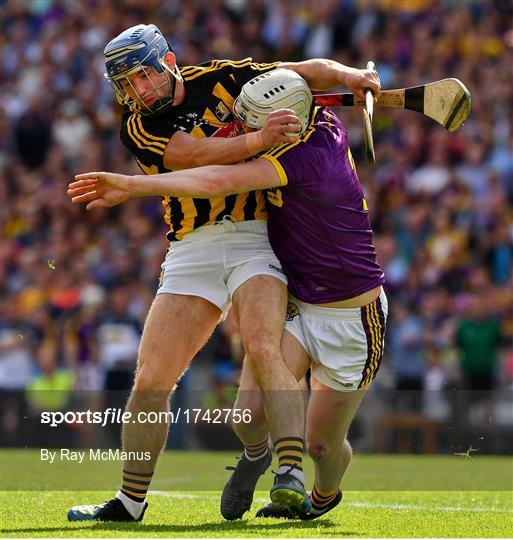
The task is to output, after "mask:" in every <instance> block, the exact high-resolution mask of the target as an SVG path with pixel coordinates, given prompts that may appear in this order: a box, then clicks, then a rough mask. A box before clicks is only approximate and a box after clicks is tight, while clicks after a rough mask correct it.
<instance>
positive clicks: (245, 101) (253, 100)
mask: <svg viewBox="0 0 513 540" xmlns="http://www.w3.org/2000/svg"><path fill="white" fill-rule="evenodd" d="M312 101H313V97H312V92H311V91H310V88H308V84H306V81H305V80H304V79H303V77H301V75H298V74H297V73H296V72H295V71H291V70H290V69H283V68H278V69H275V70H273V71H268V72H267V73H263V74H262V75H258V76H257V77H255V78H254V79H251V80H250V81H248V82H247V83H246V84H245V85H244V86H243V87H242V90H241V92H240V94H239V96H238V97H237V99H236V100H235V103H234V104H233V108H234V111H235V114H236V115H237V116H238V118H239V119H240V120H241V121H242V122H244V124H246V125H247V126H249V127H250V128H253V129H261V128H262V127H263V126H264V124H265V121H266V120H267V116H268V115H269V113H271V112H273V111H277V110H278V109H291V110H293V111H294V113H295V114H296V116H297V117H298V118H299V120H300V122H301V133H304V132H305V131H306V128H307V127H308V123H309V120H310V110H311V108H312ZM291 135H299V133H291Z"/></svg>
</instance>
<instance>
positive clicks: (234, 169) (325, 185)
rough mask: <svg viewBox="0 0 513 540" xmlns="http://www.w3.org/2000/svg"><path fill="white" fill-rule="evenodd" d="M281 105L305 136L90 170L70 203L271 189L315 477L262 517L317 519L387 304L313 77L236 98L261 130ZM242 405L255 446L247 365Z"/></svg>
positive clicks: (372, 361)
mask: <svg viewBox="0 0 513 540" xmlns="http://www.w3.org/2000/svg"><path fill="white" fill-rule="evenodd" d="M283 107H286V108H287V109H291V110H293V111H294V112H295V113H296V115H297V117H298V118H299V119H300V120H301V124H302V131H301V134H300V135H299V137H297V139H296V140H295V142H293V143H288V144H282V145H279V146H275V147H274V148H272V149H271V150H268V151H266V152H264V153H261V154H259V156H258V157H257V159H254V160H252V161H249V162H246V163H241V164H237V165H220V166H208V167H200V168H196V169H191V170H184V171H179V172H174V173H165V174H160V175H152V176H150V177H144V176H124V175H117V174H112V173H103V172H102V173H98V172H96V173H87V174H83V175H78V176H77V177H76V181H75V182H74V183H72V184H70V189H69V191H68V193H69V194H70V195H71V196H72V197H73V202H75V203H82V202H87V203H88V205H87V207H88V208H96V207H108V206H114V205H116V204H119V203H121V202H123V201H125V200H127V199H129V198H132V197H141V196H148V195H171V196H193V197H199V198H202V197H205V198H211V197H221V196H224V195H226V194H231V193H242V192H245V191H250V190H255V189H268V190H269V191H268V192H267V199H268V212H269V228H268V232H269V238H270V241H271V245H272V247H273V249H274V251H275V253H276V255H277V256H278V258H279V259H280V262H281V263H282V267H283V271H284V272H285V274H286V275H287V278H288V282H289V292H290V298H289V307H288V312H287V321H286V330H287V331H286V332H285V333H284V336H283V341H282V348H283V353H284V356H285V358H286V361H287V364H288V366H289V368H290V369H291V371H292V372H293V373H294V375H295V376H296V377H297V380H301V379H302V378H303V377H304V376H305V375H306V372H307V370H308V369H311V388H312V393H311V396H310V399H309V404H308V412H307V422H306V440H307V450H308V453H309V455H310V456H311V457H312V458H313V460H314V462H315V482H314V486H313V489H312V492H311V494H310V498H311V503H312V507H311V511H310V512H308V513H306V512H302V511H298V512H297V513H294V512H293V511H291V510H287V509H285V508H283V507H279V506H276V505H274V504H273V503H271V504H269V505H267V506H265V507H264V508H262V509H260V510H259V511H258V513H257V516H262V517H288V518H298V519H304V520H308V519H313V518H315V517H318V516H320V515H322V514H324V513H326V512H328V511H329V510H331V509H332V508H334V507H335V506H336V505H337V504H338V503H339V502H340V500H341V499H342V492H341V489H340V483H341V480H342V477H343V475H344V473H345V471H346V470H347V468H348V466H349V463H350V461H351V456H352V452H351V446H350V445H349V442H348V441H347V438H346V436H347V431H348V428H349V424H350V422H351V421H352V419H353V417H354V415H355V413H356V410H357V409H358V407H359V405H360V402H361V400H362V398H363V396H364V394H365V392H366V390H367V388H368V386H369V384H370V383H371V381H372V380H373V379H374V378H375V376H376V374H377V372H378V370H379V366H380V362H381V358H382V355H383V342H384V333H385V323H386V317H387V312H388V307H387V300H386V296H385V294H384V292H383V289H382V284H383V282H384V275H383V272H382V270H381V268H380V267H379V265H378V264H377V262H376V253H375V249H374V246H373V242H372V230H371V225H370V220H369V212H368V208H367V204H366V202H365V199H364V196H363V191H362V188H361V185H360V183H359V180H358V176H357V174H356V169H355V165H354V161H353V159H352V156H351V151H350V149H349V145H348V140H347V132H346V129H345V127H344V125H343V124H342V122H341V121H340V120H339V119H338V118H337V116H336V115H335V114H334V113H333V112H331V111H330V110H329V109H326V108H323V107H312V95H311V92H310V90H309V89H308V86H307V85H306V83H305V81H304V80H303V79H302V78H301V77H300V76H299V75H297V74H295V73H290V72H286V70H280V69H277V70H275V71H273V72H271V73H268V74H265V75H260V76H258V77H256V78H255V79H253V80H252V81H250V82H249V83H247V84H246V85H245V86H244V87H243V89H242V92H241V94H240V96H239V98H238V99H237V100H236V102H235V104H234V109H235V112H236V114H237V115H238V117H239V118H240V119H241V120H242V121H243V122H244V124H245V125H246V126H249V128H254V129H257V128H258V127H259V125H261V124H262V122H264V121H265V118H266V116H267V115H268V114H269V113H270V112H271V111H273V110H277V109H280V108H283ZM236 407H238V408H246V409H248V408H249V409H251V410H252V421H251V422H250V423H249V424H243V423H241V424H238V425H236V426H235V430H236V432H237V435H238V436H239V438H240V439H241V441H242V442H243V443H244V445H245V446H246V447H251V446H252V445H254V446H255V447H256V446H258V444H260V443H261V441H262V440H266V438H267V435H268V428H267V424H266V421H265V415H264V414H263V402H262V397H261V393H260V392H259V389H258V384H257V382H256V379H255V377H254V374H253V373H252V372H251V369H248V368H247V366H245V367H244V368H243V372H242V375H241V383H240V391H239V396H238V399H237V404H236ZM279 450H280V449H277V451H279ZM290 453H291V454H293V451H291V452H290ZM291 458H293V455H292V456H291ZM239 473H240V474H242V473H243V471H239ZM240 485H241V482H233V481H232V479H230V481H229V482H228V484H227V485H226V487H225V489H224V491H223V497H222V504H221V506H223V501H230V502H233V500H234V499H236V498H237V497H241V496H244V495H245V494H244V493H243V492H241V488H240Z"/></svg>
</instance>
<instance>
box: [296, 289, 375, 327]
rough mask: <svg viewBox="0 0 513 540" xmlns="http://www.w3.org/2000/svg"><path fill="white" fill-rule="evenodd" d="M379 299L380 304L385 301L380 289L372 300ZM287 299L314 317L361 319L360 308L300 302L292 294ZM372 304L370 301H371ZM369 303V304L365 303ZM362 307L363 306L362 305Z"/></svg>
mask: <svg viewBox="0 0 513 540" xmlns="http://www.w3.org/2000/svg"><path fill="white" fill-rule="evenodd" d="M378 299H379V300H380V302H381V304H383V303H386V294H385V291H384V290H383V289H382V290H381V293H380V295H379V297H378V298H377V299H376V300H374V302H376V301H377V300H378ZM289 301H290V302H292V303H293V304H296V305H297V306H298V307H299V309H300V310H301V312H303V313H308V314H310V315H313V316H315V317H320V318H322V319H338V320H347V321H353V320H355V321H359V320H361V314H362V308H361V307H357V308H325V307H320V306H314V305H313V304H308V303H306V302H301V300H298V299H297V298H294V297H293V296H292V295H290V297H289ZM371 304H372V302H371ZM367 305H369V304H367ZM362 307H364V306H362Z"/></svg>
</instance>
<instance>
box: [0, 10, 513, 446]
mask: <svg viewBox="0 0 513 540" xmlns="http://www.w3.org/2000/svg"><path fill="white" fill-rule="evenodd" d="M2 12H3V13H2V19H1V22H0V24H1V34H0V35H1V37H0V41H1V47H2V64H1V67H0V78H1V85H2V92H1V106H0V115H1V117H0V133H1V150H2V154H3V157H2V161H1V165H0V170H1V175H2V181H1V183H0V234H1V243H0V261H1V264H0V283H1V286H0V305H1V311H0V347H1V359H0V369H1V379H0V390H1V393H0V396H1V400H2V418H1V419H0V420H1V422H0V424H1V426H2V428H1V429H0V432H1V433H2V434H3V435H4V436H3V439H4V442H8V441H9V440H10V439H9V437H11V439H12V437H14V438H15V435H14V433H15V428H16V418H19V417H20V416H19V415H20V414H23V413H24V412H25V409H27V408H28V409H36V410H37V408H38V407H39V408H45V407H46V408H51V407H54V408H55V407H57V408H58V407H59V406H64V405H62V403H57V404H52V403H48V402H46V401H45V402H44V403H39V402H37V400H36V399H35V398H32V397H31V396H34V395H35V394H34V392H31V390H33V389H40V390H41V389H42V390H59V391H60V392H62V393H63V395H64V396H67V395H68V394H71V393H72V392H73V390H74V389H102V388H104V389H112V390H123V389H126V388H128V387H129V386H130V383H131V378H132V372H133V368H134V364H135V358H136V353H137V347H138V342H139V338H140V333H141V328H142V325H143V323H144V318H145V314H146V312H147V309H148V307H149V304H150V302H151V300H152V297H153V295H154V292H155V290H156V286H157V283H158V277H159V273H160V264H161V262H162V260H163V258H164V255H165V251H166V240H165V227H164V224H163V220H162V211H161V205H160V201H159V200H157V199H141V200H136V201H130V202H129V203H126V204H124V205H122V206H120V207H117V208H114V209H110V210H105V211H103V210H95V211H93V212H86V211H85V210H84V209H83V208H80V207H78V206H75V205H72V204H71V203H70V201H69V199H68V197H67V195H66V186H67V184H68V182H69V181H70V179H72V177H73V176H74V175H75V174H77V173H79V172H85V171H91V170H112V171H117V172H122V173H130V172H133V173H135V172H137V169H136V165H135V161H134V160H133V159H132V158H131V157H130V155H129V154H128V153H127V151H126V150H125V149H124V147H123V146H122V145H121V143H120V141H119V137H118V133H119V118H120V110H119V107H118V105H117V103H116V100H115V97H114V94H113V92H112V90H111V89H110V87H109V85H108V83H107V81H106V80H105V78H104V76H103V73H104V64H103V47H104V45H105V44H106V43H107V41H109V40H110V39H111V38H112V37H113V36H115V35H116V34H118V33H119V32H120V31H122V30H123V29H125V28H127V27H129V26H133V25H135V24H139V23H150V22H153V23H156V24H157V25H158V26H159V27H160V28H161V30H162V31H163V32H164V34H165V35H166V37H167V38H168V39H169V41H170V42H171V44H172V46H173V48H174V50H175V53H176V56H177V59H178V63H179V65H192V64H197V63H200V62H203V61H207V60H209V59H212V58H230V59H241V58H244V57H247V56H252V57H253V58H254V59H255V60H256V61H263V62H265V61H274V60H283V61H297V60H301V59H308V58H313V57H326V58H332V59H334V60H337V61H339V62H342V63H344V64H347V65H352V66H355V67H364V66H365V64H366V62H367V60H369V59H373V60H374V61H375V63H376V66H377V69H378V71H379V74H380V77H381V83H382V87H383V88H384V89H386V88H398V87H406V86H414V85H418V84H423V83H427V82H430V81H435V80H438V79H442V78H445V77H457V78H459V79H461V80H462V81H463V82H464V83H465V84H466V86H467V87H468V89H469V90H470V92H471V94H472V113H471V117H470V118H469V120H468V121H467V122H466V124H465V126H464V127H463V128H462V129H461V130H460V131H458V132H457V133H454V134H450V133H448V132H447V131H446V130H444V129H443V128H442V127H441V126H439V125H437V124H435V123H434V122H432V121H430V120H428V119H426V118H424V117H423V116H422V115H419V114H417V113H413V112H410V111H399V110H392V111H391V110H388V111H387V110H377V111H376V114H375V122H374V131H375V135H374V137H375V147H376V164H375V165H374V166H369V165H368V164H367V163H366V162H365V154H364V147H363V133H362V128H361V112H359V111H356V110H351V109H345V110H344V109H338V111H337V112H338V114H339V115H340V117H341V118H342V120H343V122H344V123H345V124H346V125H347V127H348V129H349V133H350V140H351V145H352V150H353V155H354V157H355V160H356V164H357V169H358V172H359V176H360V180H361V182H362V184H363V186H364V189H365V192H366V198H367V201H368V204H369V208H370V213H371V219H372V223H373V227H374V231H375V245H376V248H377V251H378V256H379V260H380V263H381V264H382V266H383V268H384V271H385V274H386V279H387V283H386V290H387V294H388V295H389V300H390V305H391V315H390V319H389V324H388V341H387V346H386V353H385V359H384V361H383V364H382V368H381V372H380V375H379V376H378V379H377V383H376V390H375V391H379V389H380V388H387V389H390V388H395V389H397V390H399V391H400V394H399V395H403V396H409V395H415V394H410V393H409V392H410V391H413V392H421V393H422V392H423V393H424V394H422V395H424V396H425V395H426V394H425V393H426V392H429V394H428V396H436V395H438V394H437V392H438V393H440V392H444V391H446V390H447V389H450V388H461V389H466V390H471V391H476V392H480V393H482V395H483V396H484V397H483V400H484V402H485V405H484V406H483V407H484V409H483V408H482V409H480V410H481V413H483V414H489V415H490V417H492V416H493V414H494V413H493V397H494V393H493V392H495V391H496V390H497V389H501V388H506V389H510V390H511V388H512V385H513V353H512V351H511V340H512V337H513V280H512V268H513V248H512V245H513V157H512V156H513V129H512V115H513V99H512V96H513V4H511V2H510V1H508V0H495V1H492V0H483V1H472V0H466V1H463V0H462V1H458V2H453V1H441V0H438V1H436V0H433V1H432V0H393V1H392V0H388V1H387V0H366V1H363V0H362V1H358V0H290V1H289V0H282V1H278V0H183V1H178V0H162V1H160V0H149V1H144V0H110V1H106V0H6V1H5V2H4V3H3V5H2ZM213 343H214V346H211V347H210V348H209V351H210V352H209V354H204V355H203V356H202V358H201V359H200V362H199V363H198V367H193V368H192V370H191V373H193V372H194V370H195V369H200V368H201V366H203V367H205V366H208V367H209V369H208V373H209V374H210V379H209V394H208V396H207V397H206V398H205V403H206V405H205V406H209V405H208V404H209V403H213V404H215V403H217V400H218V399H219V400H221V401H222V400H223V399H224V397H226V394H227V393H228V394H230V395H232V393H233V392H232V390H231V389H232V387H233V384H234V382H235V380H236V376H237V363H236V362H238V361H240V358H237V360H236V361H235V360H234V357H240V354H239V353H237V354H234V353H233V350H234V346H235V348H238V349H237V350H238V351H239V352H240V343H239V342H238V336H237V330H236V328H235V327H234V325H233V324H231V323H229V326H226V327H224V328H221V330H220V331H218V333H217V334H216V336H215V338H214V342H213ZM227 388H228V389H229V391H228V392H227ZM401 391H404V393H401ZM476 395H477V394H476ZM480 395H481V394H480ZM223 396H224V397H223ZM433 404H437V406H434V405H433ZM394 408H395V410H397V411H399V412H401V411H405V410H406V411H410V410H414V411H415V410H418V411H421V413H422V414H424V415H427V416H429V415H431V416H432V417H433V418H438V419H440V420H443V419H444V418H447V416H448V415H450V414H451V411H450V410H446V409H444V407H443V401H440V400H435V399H434V398H431V397H428V399H424V401H422V400H421V399H420V400H419V399H417V398H413V399H410V398H408V397H406V398H401V397H399V398H397V399H396V400H395V401H394V403H393V404H392V409H394ZM20 411H21V413H20ZM483 411H484V412H483ZM512 422H513V420H512ZM6 434H7V435H6ZM9 434H10V435H9ZM12 440H14V439H12Z"/></svg>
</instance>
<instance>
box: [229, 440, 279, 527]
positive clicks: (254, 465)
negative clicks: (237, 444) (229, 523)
mask: <svg viewBox="0 0 513 540" xmlns="http://www.w3.org/2000/svg"><path fill="white" fill-rule="evenodd" d="M237 459H238V460H239V461H238V463H237V466H236V467H231V466H228V467H226V470H228V471H233V473H232V475H231V476H230V479H229V480H228V482H227V483H226V485H225V486H224V489H223V493H222V495H221V515H222V516H223V517H224V519H228V520H232V519H240V518H241V517H242V516H243V515H244V513H245V512H247V511H248V510H249V509H250V508H251V503H252V502H253V493H254V492H255V488H256V485H257V482H258V479H259V478H260V476H262V474H264V473H265V471H266V470H267V469H268V468H269V465H271V461H272V455H271V452H270V451H268V452H267V454H266V455H265V456H263V457H262V458H260V459H257V460H256V461H250V460H249V459H248V458H247V457H246V455H245V454H244V453H243V454H242V455H241V456H240V457H238V458H237Z"/></svg>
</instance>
